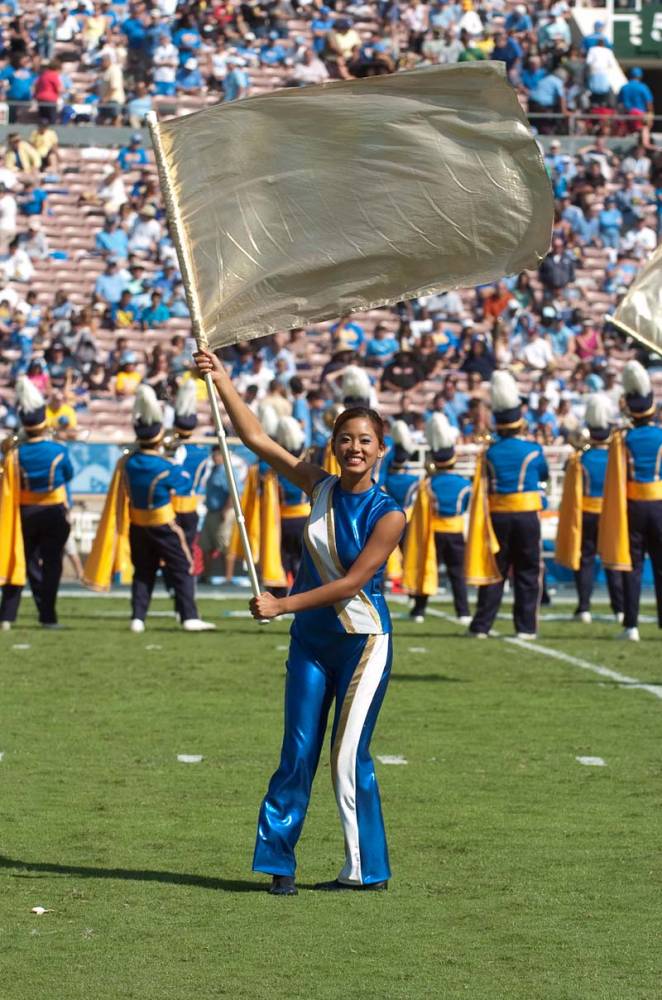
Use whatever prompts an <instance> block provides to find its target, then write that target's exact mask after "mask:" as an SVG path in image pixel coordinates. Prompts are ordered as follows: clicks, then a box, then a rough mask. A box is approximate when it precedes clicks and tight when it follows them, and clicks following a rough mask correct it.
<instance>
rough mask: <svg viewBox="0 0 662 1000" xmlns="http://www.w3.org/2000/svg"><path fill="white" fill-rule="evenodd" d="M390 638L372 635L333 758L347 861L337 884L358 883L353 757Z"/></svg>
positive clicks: (377, 685) (380, 674)
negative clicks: (372, 642)
mask: <svg viewBox="0 0 662 1000" xmlns="http://www.w3.org/2000/svg"><path fill="white" fill-rule="evenodd" d="M388 649H389V636H388V635H376V636H374V646H373V649H372V652H371V654H370V656H369V658H368V661H367V663H366V665H365V668H364V670H363V675H362V677H361V679H360V681H359V683H358V686H357V688H356V691H355V694H354V699H353V701H352V705H351V708H350V710H349V714H348V716H347V723H346V725H345V730H344V733H343V734H342V739H341V743H340V746H339V747H338V752H337V755H336V775H335V785H336V799H337V802H338V809H339V811H340V821H341V823H342V826H343V831H344V834H345V846H346V851H347V858H346V861H345V866H344V868H343V870H342V871H341V872H340V875H339V876H338V880H339V881H340V882H353V883H354V882H355V883H359V884H360V883H361V881H362V878H361V850H360V844H359V821H358V814H357V808H356V758H357V754H358V748H359V740H360V739H361V733H362V732H363V726H364V725H365V720H366V716H367V715H368V712H369V710H370V706H371V705H372V702H373V699H374V697H375V694H376V692H377V688H378V687H379V683H380V681H381V679H382V675H383V673H384V667H385V666H386V660H387V657H388Z"/></svg>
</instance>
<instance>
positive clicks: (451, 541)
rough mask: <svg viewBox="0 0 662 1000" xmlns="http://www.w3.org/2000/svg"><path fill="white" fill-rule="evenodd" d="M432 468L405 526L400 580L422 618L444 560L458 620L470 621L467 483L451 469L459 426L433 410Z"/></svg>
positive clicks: (429, 429)
mask: <svg viewBox="0 0 662 1000" xmlns="http://www.w3.org/2000/svg"><path fill="white" fill-rule="evenodd" d="M425 436H426V438H427V441H428V444H429V445H430V449H431V452H432V461H433V462H434V471H433V472H432V473H431V475H430V478H429V479H425V480H423V482H422V483H421V485H420V488H419V490H418V494H417V497H416V501H415V503H414V510H413V513H412V516H411V520H410V522H409V525H408V527H407V536H406V540H405V545H404V579H403V583H404V586H405V588H406V589H407V590H409V592H410V594H411V595H412V596H413V598H414V606H413V608H412V609H411V611H410V613H409V616H410V618H413V620H414V621H415V622H422V621H423V620H424V616H425V609H426V607H427V603H428V597H429V596H430V595H432V594H436V592H437V586H438V566H439V564H440V563H444V564H445V566H446V571H447V573H448V580H449V582H450V585H451V590H452V592H453V604H454V606H455V614H456V616H457V618H458V621H459V622H460V623H461V624H462V625H469V623H470V622H471V615H470V613H469V601H468V598H467V584H466V581H465V578H464V514H465V512H466V510H467V508H468V506H469V498H470V495H471V483H470V481H469V480H468V479H467V478H466V477H465V476H460V475H458V473H457V472H454V471H453V466H454V465H455V462H456V457H455V439H456V438H457V430H455V429H454V428H453V427H451V425H450V424H449V422H448V420H447V418H446V417H445V416H444V414H443V413H434V414H433V415H432V417H431V418H430V419H429V420H428V422H427V424H426V427H425Z"/></svg>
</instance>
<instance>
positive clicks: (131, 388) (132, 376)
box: [115, 351, 142, 396]
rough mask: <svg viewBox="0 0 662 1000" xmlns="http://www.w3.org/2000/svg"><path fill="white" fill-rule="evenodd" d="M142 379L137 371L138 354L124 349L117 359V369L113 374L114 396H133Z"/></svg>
mask: <svg viewBox="0 0 662 1000" xmlns="http://www.w3.org/2000/svg"><path fill="white" fill-rule="evenodd" d="M141 381H142V375H141V374H140V372H139V371H138V355H137V354H135V352H134V351H124V352H123V354H121V356H120V359H119V371H118V372H117V375H116V376H115V395H116V396H135V393H136V389H137V388H138V386H139V385H140V383H141Z"/></svg>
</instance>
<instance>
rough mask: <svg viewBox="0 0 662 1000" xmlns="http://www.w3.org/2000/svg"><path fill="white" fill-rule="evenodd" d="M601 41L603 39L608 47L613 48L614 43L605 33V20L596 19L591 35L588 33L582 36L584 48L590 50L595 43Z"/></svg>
mask: <svg viewBox="0 0 662 1000" xmlns="http://www.w3.org/2000/svg"><path fill="white" fill-rule="evenodd" d="M600 41H603V42H604V44H605V45H606V46H607V48H608V49H613V47H614V46H613V45H612V44H611V42H610V41H609V39H608V38H607V36H606V35H605V33H604V22H603V21H596V22H595V24H594V25H593V31H592V32H591V34H590V35H586V36H585V37H584V38H582V49H583V50H584V52H588V50H589V49H592V48H593V46H594V45H597V44H598V43H599V42H600Z"/></svg>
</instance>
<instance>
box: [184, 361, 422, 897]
mask: <svg viewBox="0 0 662 1000" xmlns="http://www.w3.org/2000/svg"><path fill="white" fill-rule="evenodd" d="M195 360H196V363H197V365H198V370H199V372H200V374H201V375H202V376H204V375H206V374H211V375H212V378H213V382H214V385H215V387H216V389H217V391H218V394H219V396H220V398H221V400H222V402H223V404H224V406H225V409H226V410H227V413H228V415H229V417H230V420H231V421H232V424H233V426H234V429H235V431H236V432H237V434H238V435H239V437H240V438H241V439H242V441H243V443H244V444H245V445H246V446H247V447H248V448H250V449H251V450H252V451H254V452H255V453H256V454H257V455H258V456H259V457H260V458H261V459H262V461H264V462H267V463H268V464H269V465H270V466H271V467H272V468H273V469H274V470H275V471H276V472H277V473H278V474H279V475H280V476H283V477H285V478H286V479H287V480H288V481H289V482H290V483H292V484H293V485H294V486H296V487H298V488H299V489H300V490H302V491H303V492H304V493H305V494H306V495H307V496H309V497H310V501H311V508H312V509H311V514H310V517H309V518H308V520H307V523H306V526H305V529H304V533H303V534H304V547H303V558H302V561H301V566H300V569H299V572H298V574H297V578H296V581H295V583H294V586H293V588H292V592H291V594H290V595H289V596H287V597H280V598H277V597H274V596H273V595H272V594H269V593H263V594H260V595H259V597H256V598H253V600H252V601H251V604H250V607H251V611H252V613H253V615H254V617H255V618H258V619H264V618H276V617H277V616H278V615H281V614H285V613H293V614H294V624H293V626H292V630H291V642H290V650H289V654H288V660H287V683H286V691H285V735H284V739H283V746H282V752H281V759H280V765H279V767H278V770H277V771H276V773H275V774H274V776H273V777H272V779H271V782H270V784H269V789H268V791H267V794H266V796H265V798H264V801H263V803H262V807H261V810H260V816H259V820H258V831H257V842H256V847H255V856H254V859H253V870H254V871H258V872H266V873H267V874H270V875H271V876H272V884H271V886H270V889H269V891H270V892H271V893H272V894H274V895H295V894H296V892H297V889H296V885H295V881H294V875H295V869H296V861H295V854H294V850H295V847H296V844H297V841H298V839H299V836H300V834H301V830H302V827H303V822H304V819H305V816H306V811H307V808H308V801H309V798H310V792H311V787H312V782H313V778H314V775H315V771H316V768H317V764H318V761H319V755H320V751H321V747H322V741H323V738H324V732H325V729H326V720H327V715H328V712H329V709H330V707H331V703H332V701H333V700H334V698H335V702H336V704H335V716H334V724H333V733H332V745H331V767H332V777H333V783H334V788H335V793H336V799H337V802H338V808H339V811H340V818H341V823H342V827H343V832H344V837H345V853H346V857H345V865H344V867H343V868H342V871H341V872H340V874H339V876H338V878H337V879H335V880H333V881H332V882H324V883H320V884H319V886H318V888H323V889H332V890H360V889H363V890H365V889H372V890H375V889H385V888H386V887H387V884H388V879H389V877H390V868H389V863H388V851H387V847H386V838H385V833H384V824H383V819H382V813H381V804H380V799H379V791H378V788H377V782H376V779H375V772H374V766H373V763H372V759H371V757H370V752H369V745H370V739H371V736H372V732H373V730H374V727H375V723H376V721H377V715H378V713H379V709H380V707H381V703H382V701H383V698H384V695H385V693H386V686H387V683H388V678H389V674H390V669H391V659H392V643H391V621H390V616H389V612H388V608H387V605H386V601H385V599H384V597H383V595H382V593H381V581H382V577H383V573H384V566H385V563H386V560H387V559H388V557H389V555H390V554H391V552H392V551H393V550H394V548H395V547H396V546H397V545H398V543H399V541H400V537H401V535H402V532H403V530H404V526H405V518H404V514H403V512H402V510H401V509H400V507H399V506H398V505H397V503H396V502H395V501H394V500H393V499H392V498H391V497H389V496H388V495H387V494H386V493H384V492H383V491H382V490H380V489H379V487H378V486H377V485H375V483H374V482H373V470H374V468H375V465H376V464H377V462H378V461H379V459H380V458H381V457H382V455H383V454H384V428H383V422H382V420H381V417H380V416H379V415H378V414H377V413H376V412H375V411H374V410H371V409H369V408H368V407H363V406H357V407H352V408H350V409H347V410H344V411H343V412H342V413H341V414H340V415H339V416H338V418H337V419H336V422H335V425H334V428H333V434H332V439H331V440H332V445H333V452H334V456H335V458H336V460H337V462H338V465H339V468H340V475H339V476H332V475H329V474H328V473H326V472H325V471H324V469H322V467H321V466H319V465H315V464H313V463H310V462H307V461H305V460H303V459H302V458H300V457H297V456H294V455H292V454H291V453H290V452H289V451H287V450H286V449H285V448H283V447H282V446H281V445H280V444H278V442H277V441H274V440H273V439H272V438H270V437H269V436H268V435H267V434H266V433H265V431H264V430H263V428H262V426H261V425H260V422H259V421H258V419H257V417H256V416H255V415H254V414H253V413H252V411H251V410H250V409H249V408H248V407H247V406H246V404H245V403H244V402H243V400H242V399H241V398H240V396H239V394H238V393H237V392H236V390H235V389H234V387H233V385H232V383H231V381H230V378H229V376H228V374H227V373H226V371H225V369H224V367H223V365H222V363H221V362H220V361H219V360H218V358H217V357H216V356H215V355H214V354H212V353H211V352H209V351H206V350H200V351H199V352H198V353H197V354H196V355H195Z"/></svg>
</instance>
